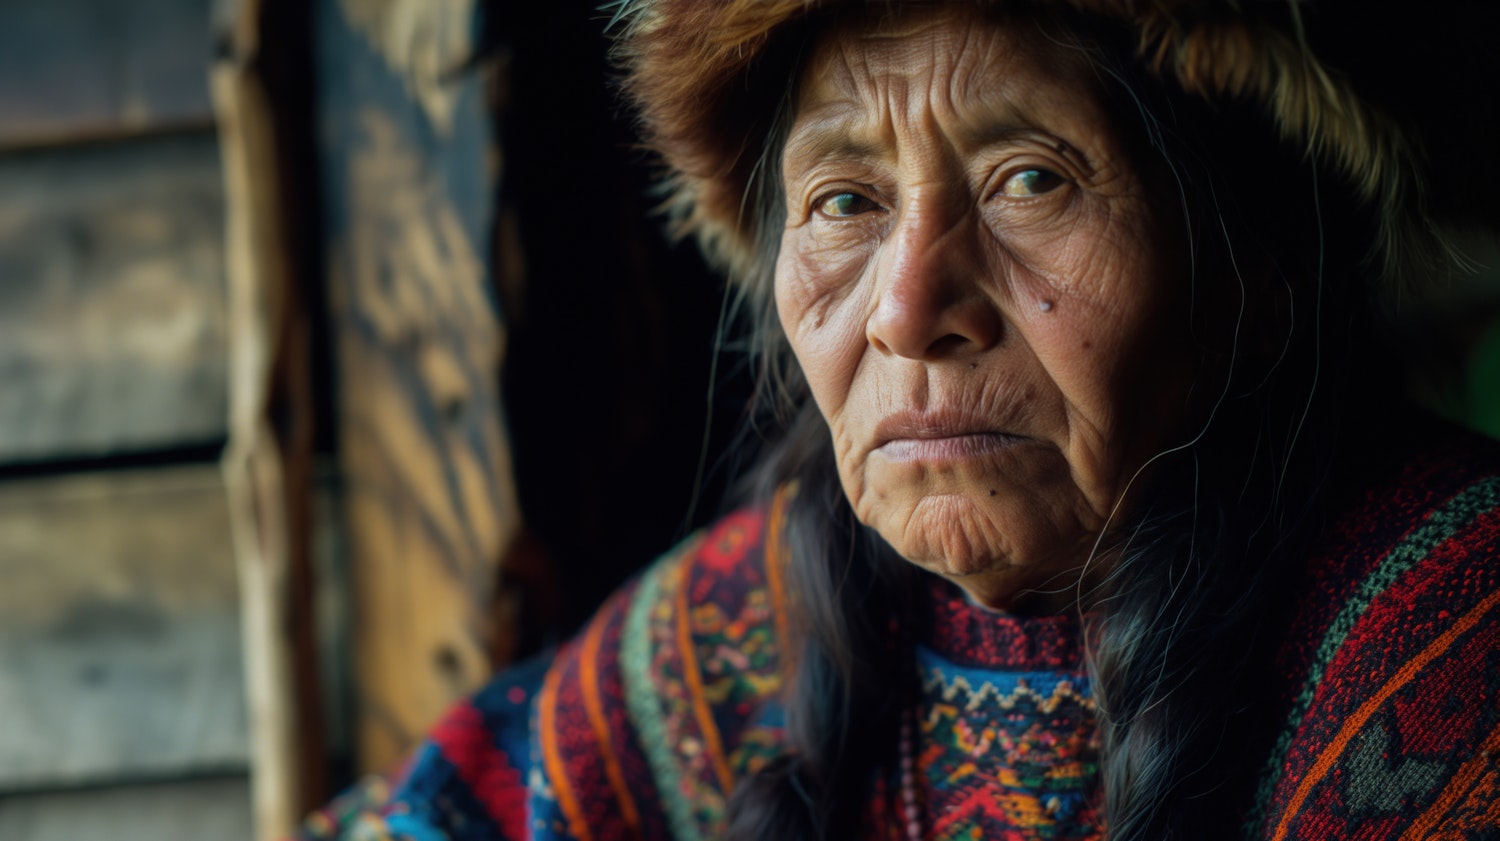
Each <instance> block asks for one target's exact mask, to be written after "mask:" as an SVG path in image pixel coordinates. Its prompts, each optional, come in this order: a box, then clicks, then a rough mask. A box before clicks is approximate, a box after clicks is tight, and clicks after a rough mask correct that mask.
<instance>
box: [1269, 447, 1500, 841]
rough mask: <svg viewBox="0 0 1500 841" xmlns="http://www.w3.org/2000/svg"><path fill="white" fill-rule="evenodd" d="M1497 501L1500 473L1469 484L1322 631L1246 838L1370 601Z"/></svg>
mask: <svg viewBox="0 0 1500 841" xmlns="http://www.w3.org/2000/svg"><path fill="white" fill-rule="evenodd" d="M1496 507H1500V477H1496V476H1490V477H1486V478H1484V479H1481V480H1479V481H1478V482H1475V483H1474V484H1472V485H1470V486H1469V487H1467V488H1465V489H1464V490H1463V491H1462V492H1461V493H1459V494H1458V495H1457V496H1455V497H1453V498H1452V499H1450V500H1449V501H1448V503H1447V504H1446V505H1444V506H1443V507H1442V508H1439V509H1436V510H1434V511H1432V512H1430V513H1429V514H1428V515H1427V517H1426V519H1425V520H1424V521H1423V522H1422V524H1421V525H1419V526H1417V528H1416V529H1414V530H1413V531H1412V533H1411V534H1410V535H1408V536H1407V538H1406V539H1405V540H1403V541H1401V542H1400V543H1398V544H1396V546H1395V547H1393V548H1392V549H1391V551H1390V552H1389V553H1387V554H1386V556H1385V558H1384V559H1383V560H1381V562H1380V564H1379V565H1378V566H1376V567H1375V570H1374V571H1373V572H1371V573H1370V574H1369V576H1367V577H1366V578H1365V580H1364V581H1362V582H1360V585H1359V587H1358V589H1356V590H1355V592H1354V595H1352V596H1351V597H1350V598H1349V600H1348V601H1347V602H1345V603H1344V606H1343V608H1342V609H1341V610H1340V611H1339V613H1338V615H1337V616H1335V617H1334V619H1333V622H1332V624H1330V625H1329V626H1328V630H1327V631H1326V632H1324V634H1323V640H1322V642H1321V643H1319V645H1318V650H1317V653H1316V654H1314V656H1313V659H1312V663H1311V666H1310V668H1309V669H1308V672H1307V677H1306V678H1305V679H1304V680H1303V682H1302V691H1301V692H1300V693H1298V695H1297V698H1296V700H1295V701H1294V702H1293V704H1292V711H1291V714H1290V715H1288V716H1287V719H1286V725H1285V726H1284V727H1283V728H1282V731H1281V734H1280V735H1279V736H1277V738H1276V746H1275V747H1274V748H1273V749H1272V751H1271V756H1270V758H1269V759H1268V761H1267V762H1266V766H1265V768H1264V769H1262V770H1261V775H1260V776H1261V779H1260V785H1259V787H1258V789H1257V790H1256V795H1255V805H1254V807H1252V809H1251V810H1250V814H1249V816H1248V819H1247V820H1246V821H1245V827H1244V829H1245V837H1246V838H1259V837H1260V835H1259V829H1260V826H1261V822H1262V821H1263V820H1264V819H1265V816H1266V810H1267V809H1269V808H1270V806H1271V794H1272V792H1273V790H1274V789H1275V787H1276V782H1277V780H1278V779H1280V776H1281V768H1282V766H1283V765H1284V764H1285V762H1286V756H1287V752H1288V751H1290V750H1291V746H1292V738H1293V736H1294V735H1295V734H1296V731H1297V725H1298V724H1300V723H1301V721H1302V718H1303V716H1305V715H1307V711H1308V709H1310V708H1311V707H1312V701H1313V695H1314V693H1315V692H1316V691H1317V688H1318V684H1319V683H1321V682H1322V680H1323V673H1324V671H1325V670H1326V669H1327V668H1328V666H1329V664H1330V663H1332V662H1333V657H1334V655H1335V654H1337V653H1338V650H1339V648H1340V647H1341V646H1342V645H1343V644H1344V640H1345V639H1346V638H1347V637H1348V636H1349V632H1350V631H1352V630H1353V629H1354V625H1355V624H1356V623H1357V622H1358V621H1359V619H1360V617H1362V616H1363V615H1364V614H1365V611H1366V610H1368V609H1369V607H1370V604H1371V602H1373V601H1374V600H1375V598H1376V597H1377V596H1379V595H1380V594H1381V593H1383V592H1385V591H1386V590H1388V589H1390V587H1391V585H1393V584H1395V583H1396V581H1397V580H1398V579H1400V577H1401V576H1402V575H1403V574H1405V573H1406V571H1407V570H1409V569H1411V568H1412V567H1414V566H1416V565H1417V564H1418V563H1420V562H1421V561H1422V560H1423V559H1425V558H1426V557H1427V556H1428V555H1430V554H1432V551H1433V550H1434V549H1436V548H1437V547H1438V546H1440V545H1441V544H1443V543H1444V542H1446V541H1447V540H1449V539H1451V538H1452V537H1453V536H1454V535H1455V534H1457V533H1458V531H1459V530H1460V529H1462V528H1463V527H1464V526H1467V525H1468V524H1470V523H1472V522H1474V520H1475V519H1477V518H1478V517H1479V516H1480V515H1481V514H1484V513H1485V512H1487V511H1490V510H1492V509H1494V508H1496Z"/></svg>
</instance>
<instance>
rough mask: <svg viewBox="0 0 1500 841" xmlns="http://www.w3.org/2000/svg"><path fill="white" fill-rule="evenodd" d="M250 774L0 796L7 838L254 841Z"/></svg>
mask: <svg viewBox="0 0 1500 841" xmlns="http://www.w3.org/2000/svg"><path fill="white" fill-rule="evenodd" d="M249 788H250V787H249V784H248V783H247V781H246V780H245V779H244V778H225V779H214V780H190V781H185V782H174V783H159V784H154V785H131V786H121V787H118V788H106V789H95V790H89V791H59V792H47V793H43V794H30V795H24V796H12V797H5V798H0V838H4V839H6V841H92V839H98V838H108V839H110V841H190V840H191V841H197V839H210V838H211V839H214V841H249V839H250V830H249V829H248V828H247V827H249V825H250V792H249Z"/></svg>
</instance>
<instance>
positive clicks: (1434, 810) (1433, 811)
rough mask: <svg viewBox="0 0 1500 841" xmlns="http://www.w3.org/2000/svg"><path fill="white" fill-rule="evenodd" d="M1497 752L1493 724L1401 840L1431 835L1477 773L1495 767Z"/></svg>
mask: <svg viewBox="0 0 1500 841" xmlns="http://www.w3.org/2000/svg"><path fill="white" fill-rule="evenodd" d="M1496 753H1500V724H1497V725H1495V729H1494V730H1491V731H1490V735H1489V736H1488V737H1486V738H1485V740H1484V744H1483V745H1482V746H1480V748H1479V752H1478V753H1476V754H1475V755H1473V756H1471V757H1469V761H1467V762H1465V763H1464V764H1463V765H1460V766H1459V768H1458V771H1457V772H1456V773H1454V775H1453V779H1451V780H1449V781H1448V785H1447V786H1446V787H1444V788H1443V793H1442V794H1440V795H1438V799H1437V801H1436V802H1435V803H1433V804H1432V806H1431V808H1429V809H1428V810H1427V811H1425V812H1423V813H1422V816H1421V817H1420V818H1417V820H1416V822H1415V823H1413V824H1412V825H1411V826H1409V827H1407V828H1406V831H1405V832H1403V833H1401V838H1400V841H1421V839H1423V838H1428V837H1430V836H1431V834H1432V830H1433V829H1435V828H1436V827H1437V824H1438V821H1440V820H1442V819H1443V818H1445V817H1447V816H1448V814H1449V813H1450V812H1452V811H1453V807H1454V806H1457V805H1458V802H1459V800H1461V799H1462V798H1463V796H1464V795H1465V794H1467V793H1468V791H1469V789H1470V788H1472V787H1473V785H1474V783H1475V781H1476V780H1478V779H1479V776H1480V775H1481V774H1484V773H1485V772H1486V771H1488V770H1490V769H1491V768H1492V767H1494V766H1493V764H1492V763H1493V760H1494V756H1495V754H1496Z"/></svg>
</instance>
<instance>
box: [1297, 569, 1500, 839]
mask: <svg viewBox="0 0 1500 841" xmlns="http://www.w3.org/2000/svg"><path fill="white" fill-rule="evenodd" d="M1496 604H1500V591H1496V592H1494V593H1491V594H1490V595H1489V596H1487V597H1485V599H1484V601H1482V602H1480V603H1479V604H1477V605H1475V606H1474V609H1473V610H1471V611H1469V612H1468V613H1466V614H1464V617H1463V618H1462V619H1460V620H1458V621H1457V622H1456V623H1454V624H1453V627H1451V628H1449V629H1448V630H1446V631H1444V632H1443V633H1442V635H1441V636H1439V637H1438V638H1437V639H1435V640H1433V641H1432V643H1431V644H1430V645H1428V646H1427V647H1426V648H1425V649H1423V650H1422V653H1420V654H1418V655H1417V656H1416V657H1414V658H1412V659H1411V660H1408V661H1407V662H1406V664H1405V665H1403V666H1402V667H1401V669H1400V671H1398V672H1396V674H1395V676H1393V677H1392V678H1391V679H1390V680H1389V681H1386V684H1385V685H1384V686H1382V687H1380V691H1379V692H1377V693H1375V694H1374V695H1373V696H1371V697H1370V698H1369V700H1367V701H1365V702H1364V703H1363V704H1361V705H1360V706H1359V709H1358V710H1356V711H1355V712H1354V715H1352V716H1350V717H1349V718H1348V719H1347V720H1346V721H1345V722H1344V726H1343V727H1341V728H1339V732H1338V735H1336V736H1334V737H1333V740H1332V741H1331V742H1329V743H1328V746H1327V747H1325V748H1323V752H1322V753H1320V754H1318V759H1317V761H1316V762H1314V763H1313V766H1312V768H1311V769H1309V771H1308V772H1307V775H1306V776H1304V777H1303V778H1302V782H1301V784H1299V785H1298V786H1297V790H1296V792H1295V793H1294V794H1293V795H1292V800H1291V802H1290V803H1288V804H1287V807H1286V809H1284V810H1283V811H1282V813H1281V820H1280V821H1278V822H1277V824H1276V832H1275V834H1274V835H1272V836H1271V841H1283V839H1285V838H1286V834H1287V829H1288V827H1290V825H1291V823H1292V818H1293V817H1295V816H1296V814H1297V810H1298V809H1300V808H1302V803H1303V802H1304V801H1306V800H1307V796H1308V794H1310V793H1311V792H1312V787H1313V786H1314V785H1316V784H1317V783H1318V782H1319V781H1320V780H1322V779H1323V777H1324V775H1326V774H1327V773H1328V772H1329V770H1331V769H1332V768H1333V764H1334V762H1336V761H1338V758H1339V756H1340V755H1342V754H1343V752H1344V749H1345V748H1346V747H1348V746H1349V741H1350V740H1351V739H1353V738H1354V735H1355V734H1356V733H1358V732H1359V731H1360V730H1361V729H1362V728H1363V727H1364V726H1365V723H1366V722H1368V721H1369V720H1370V716H1372V715H1374V714H1375V711H1376V710H1378V709H1379V708H1380V706H1381V705H1382V704H1384V703H1385V702H1386V700H1387V699H1388V698H1390V697H1391V695H1393V694H1394V693H1395V692H1396V690H1398V689H1400V688H1401V687H1402V686H1405V685H1406V684H1407V683H1410V682H1411V679H1412V678H1414V677H1416V675H1417V672H1420V671H1421V670H1422V668H1423V667H1425V666H1426V665H1427V664H1428V663H1431V662H1432V661H1433V660H1435V659H1437V658H1438V657H1440V656H1442V654H1443V652H1445V651H1447V650H1448V649H1449V648H1452V647H1453V644H1454V643H1455V642H1457V641H1458V638H1459V637H1461V636H1463V635H1464V634H1466V633H1468V632H1469V631H1470V630H1472V629H1473V628H1474V626H1475V625H1478V624H1479V620H1480V619H1482V618H1484V614H1486V613H1488V612H1490V610H1492V609H1494V607H1495V605H1496Z"/></svg>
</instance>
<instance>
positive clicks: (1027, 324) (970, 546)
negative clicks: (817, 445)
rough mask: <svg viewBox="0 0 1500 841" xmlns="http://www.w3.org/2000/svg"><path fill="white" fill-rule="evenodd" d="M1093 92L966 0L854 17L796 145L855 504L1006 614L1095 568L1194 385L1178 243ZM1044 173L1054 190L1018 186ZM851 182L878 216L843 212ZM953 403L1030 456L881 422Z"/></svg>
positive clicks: (830, 387) (785, 163)
mask: <svg viewBox="0 0 1500 841" xmlns="http://www.w3.org/2000/svg"><path fill="white" fill-rule="evenodd" d="M1097 85H1098V82H1097V77H1096V75H1095V74H1094V73H1093V72H1092V69H1091V68H1090V67H1089V66H1088V65H1087V63H1086V62H1085V61H1083V60H1082V59H1081V54H1080V53H1079V52H1077V51H1076V50H1075V49H1073V48H1069V47H1066V46H1062V45H1060V44H1058V43H1057V42H1056V41H1055V40H1053V39H1049V38H1045V37H1042V36H1041V34H1040V32H1039V31H1038V30H1037V29H1036V28H1035V26H1033V25H1031V24H1029V23H1026V22H1024V21H1009V20H1001V21H997V20H994V19H992V18H988V17H986V16H985V13H983V12H980V11H976V10H975V9H973V8H970V7H967V6H944V7H937V8H933V7H929V8H924V9H921V10H918V11H916V12H910V11H908V12H903V13H901V14H897V15H895V16H892V17H889V18H887V19H885V20H883V21H882V22H880V23H879V24H877V25H874V26H864V27H862V26H860V25H859V24H857V23H846V24H843V25H839V26H837V27H836V28H834V29H833V30H832V31H830V32H829V33H827V34H826V35H825V37H824V38H823V39H822V40H821V42H820V43H819V45H818V47H817V48H816V50H815V51H814V53H813V55H812V57H811V59H810V61H809V62H808V65H807V70H806V72H805V75H804V78H803V80H802V83H801V85H800V89H799V95H798V106H797V111H796V114H795V117H794V120H793V126H792V128H791V131H790V133H789V135H788V139H787V143H786V146H785V149H784V151H783V159H782V172H783V177H784V187H785V195H786V201H787V220H788V222H787V227H786V230H785V231H784V233H783V237H782V243H781V250H780V256H779V258H778V262H777V266H776V297H777V308H778V314H779V316H780V318H781V320H782V324H783V327H784V329H785V332H786V335H787V337H788V339H789V341H790V343H791V345H792V348H793V350H794V352H795V353H796V355H797V358H798V361H799V363H800V365H801V367H802V370H803V373H804V374H805V375H806V378H807V381H808V384H809V386H810V387H811V390H812V393H813V397H814V399H815V400H816V402H817V404H818V407H819V409H820V410H821V411H822V413H823V415H824V417H825V419H826V420H827V422H828V427H829V430H830V433H831V434H832V436H833V442H834V451H835V457H836V459H837V461H838V467H839V475H840V478H841V480H842V481H843V485H844V490H845V493H846V494H847V495H848V497H849V500H850V503H851V505H852V507H853V509H854V511H855V513H856V515H857V516H858V517H859V518H860V520H861V521H862V522H864V523H866V524H868V525H870V526H871V527H873V528H874V529H876V531H878V532H879V533H880V534H881V536H882V537H884V538H885V539H886V541H887V542H889V543H890V544H891V545H892V546H893V547H894V548H895V549H896V550H897V551H898V552H900V553H901V554H902V555H903V556H905V557H906V558H908V559H909V560H911V561H913V562H915V563H917V564H919V565H922V566H923V567H925V568H927V569H930V570H932V571H934V572H936V573H938V574H941V575H944V576H946V577H948V578H950V579H951V580H953V581H955V582H957V583H958V584H960V586H962V587H964V588H965V589H966V590H967V591H968V592H969V593H970V595H971V596H972V597H974V598H975V599H976V600H978V601H980V602H981V603H984V604H987V605H989V606H991V607H1000V608H1007V607H1013V606H1015V605H1017V604H1020V603H1022V602H1024V601H1025V600H1026V599H1028V598H1029V595H1028V594H1030V593H1033V592H1035V591H1037V590H1039V589H1041V588H1043V587H1048V588H1054V589H1055V585H1056V582H1058V581H1059V580H1066V579H1067V578H1068V576H1069V575H1073V576H1074V577H1075V578H1076V576H1077V575H1078V574H1079V571H1080V570H1082V569H1083V568H1084V567H1085V565H1086V564H1088V562H1089V561H1090V552H1091V551H1092V547H1093V546H1094V545H1095V543H1096V542H1097V540H1098V538H1099V537H1100V535H1101V532H1102V530H1103V529H1104V528H1105V527H1106V524H1107V522H1108V518H1109V517H1110V515H1111V512H1113V511H1114V510H1115V508H1116V507H1117V504H1118V503H1119V502H1120V501H1121V499H1122V497H1123V495H1124V493H1125V491H1126V487H1127V485H1128V483H1129V481H1130V478H1131V477H1132V476H1134V474H1135V473H1136V471H1137V470H1138V469H1139V468H1140V467H1141V465H1143V464H1144V463H1145V462H1146V460H1147V459H1149V458H1150V456H1151V455H1154V454H1155V453H1156V452H1158V451H1160V450H1161V449H1162V448H1163V447H1164V446H1165V445H1166V442H1167V441H1168V439H1169V437H1170V435H1171V434H1173V432H1174V430H1176V429H1177V428H1178V427H1179V426H1180V425H1181V422H1182V415H1183V412H1184V409H1183V406H1184V405H1185V402H1186V401H1185V399H1184V397H1183V395H1184V394H1185V393H1186V392H1187V391H1188V388H1189V385H1190V383H1191V371H1192V370H1193V365H1192V364H1191V363H1192V360H1191V359H1190V358H1189V356H1188V354H1187V353H1186V351H1185V350H1184V348H1185V347H1186V343H1184V342H1182V341H1180V339H1181V336H1180V335H1179V333H1180V332H1185V330H1186V320H1185V318H1182V317H1181V312H1180V311H1181V310H1182V309H1183V306H1182V305H1181V302H1182V301H1185V300H1186V299H1187V296H1186V288H1187V286H1188V284H1187V278H1186V275H1185V272H1184V271H1183V269H1182V261H1180V260H1177V259H1174V258H1173V257H1172V250H1173V249H1174V248H1177V247H1178V245H1179V243H1178V241H1177V240H1176V239H1175V238H1174V237H1172V236H1168V235H1167V234H1166V233H1165V230H1166V228H1167V226H1165V225H1163V224H1162V223H1161V221H1160V219H1161V214H1160V213H1159V212H1158V210H1157V207H1158V205H1159V204H1161V203H1160V202H1157V201H1152V200H1151V197H1152V195H1153V194H1152V193H1151V192H1150V191H1149V189H1148V187H1149V185H1148V183H1147V181H1146V177H1147V176H1143V174H1142V173H1141V172H1140V171H1139V170H1138V169H1137V168H1136V167H1135V166H1133V165H1132V162H1131V161H1130V159H1129V156H1128V155H1127V154H1126V152H1125V144H1124V143H1123V142H1122V141H1121V139H1120V137H1119V134H1118V130H1117V127H1116V126H1115V125H1114V124H1113V123H1112V122H1111V120H1110V119H1109V117H1108V109H1106V108H1105V107H1104V103H1103V100H1102V96H1103V94H1102V91H1101V90H1100V89H1099V88H1098V86H1097ZM1027 168H1031V169H1040V170H1042V171H1045V172H1050V173H1053V174H1055V175H1056V176H1057V177H1058V180H1057V181H1052V180H1046V181H1045V183H1047V184H1049V185H1053V186H1050V187H1049V188H1048V189H1046V190H1043V191H1041V192H1039V193H1033V192H1030V187H1029V186H1026V187H1023V188H1022V189H1021V191H1019V192H1017V193H1015V194H1012V193H1010V192H1005V191H1002V190H1001V187H1002V186H1003V185H1005V184H1008V183H1026V184H1028V185H1029V184H1030V183H1032V182H1012V181H1010V179H1011V178H1013V177H1015V175H1016V173H1018V172H1024V171H1025V170H1026V169H1027ZM845 192H847V193H851V194H853V195H855V196H858V197H859V198H860V199H861V201H860V202H858V203H856V204H855V205H853V206H855V207H857V208H858V210H857V212H849V213H846V212H845V211H844V210H843V208H844V207H845V206H846V205H845V204H843V203H839V204H836V205H827V204H826V197H828V196H830V195H836V194H840V193H845ZM830 206H831V207H836V208H837V210H836V211H834V212H832V215H830V212H827V211H826V207H830ZM954 412H958V413H959V414H961V415H962V417H964V418H969V419H973V418H979V419H981V425H982V426H983V429H982V430H980V431H979V433H977V434H979V435H980V438H981V439H982V440H986V441H992V440H1005V441H1009V442H1012V444H1011V445H1007V446H1006V447H1004V448H999V449H996V450H994V451H993V452H990V451H986V452H985V453H984V454H983V455H982V456H977V457H972V458H971V457H967V456H965V457H963V458H956V459H954V458H948V457H943V458H938V459H937V460H935V461H925V460H920V459H919V460H917V461H915V462H913V461H911V460H903V459H901V458H895V457H893V456H892V451H889V450H887V449H886V448H885V446H884V443H885V442H884V441H883V440H882V439H881V437H880V435H879V434H878V432H877V430H878V429H879V428H881V425H882V423H885V422H887V421H888V420H889V419H890V418H892V417H894V416H897V415H901V414H902V413H916V414H917V415H920V416H923V417H926V416H930V415H933V414H934V413H937V414H939V415H940V414H943V413H949V414H952V413H954ZM923 413H926V414H925V415H924V414H923ZM967 422H969V421H966V423H967ZM965 434H966V435H967V434H969V433H965ZM997 436H998V437H997ZM924 458H925V457H924Z"/></svg>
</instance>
